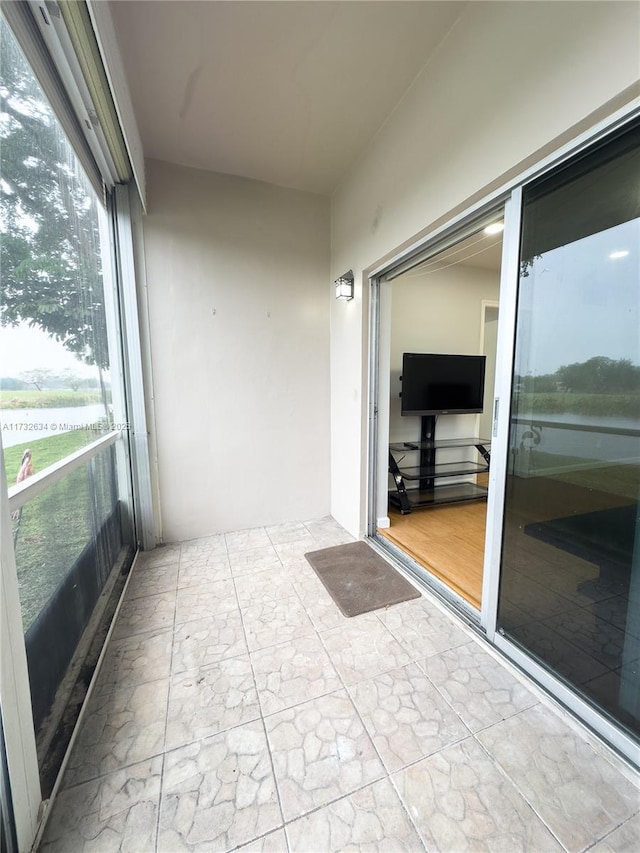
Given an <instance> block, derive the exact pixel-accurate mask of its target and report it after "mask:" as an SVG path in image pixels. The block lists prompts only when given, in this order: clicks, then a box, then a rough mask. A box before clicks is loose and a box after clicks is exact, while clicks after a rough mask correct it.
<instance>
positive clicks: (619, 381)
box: [556, 356, 640, 394]
mask: <svg viewBox="0 0 640 853" xmlns="http://www.w3.org/2000/svg"><path fill="white" fill-rule="evenodd" d="M556 376H557V378H558V381H559V382H560V383H561V384H562V387H563V388H564V389H565V390H567V391H577V392H584V393H587V394H620V393H625V392H627V393H635V394H638V392H640V367H636V365H634V364H633V363H632V362H631V361H630V360H629V359H628V358H620V359H618V360H614V359H612V358H607V357H606V356H596V357H595V358H590V359H589V360H588V361H585V362H581V363H574V364H568V365H564V366H563V367H560V368H559V369H558V370H557V371H556Z"/></svg>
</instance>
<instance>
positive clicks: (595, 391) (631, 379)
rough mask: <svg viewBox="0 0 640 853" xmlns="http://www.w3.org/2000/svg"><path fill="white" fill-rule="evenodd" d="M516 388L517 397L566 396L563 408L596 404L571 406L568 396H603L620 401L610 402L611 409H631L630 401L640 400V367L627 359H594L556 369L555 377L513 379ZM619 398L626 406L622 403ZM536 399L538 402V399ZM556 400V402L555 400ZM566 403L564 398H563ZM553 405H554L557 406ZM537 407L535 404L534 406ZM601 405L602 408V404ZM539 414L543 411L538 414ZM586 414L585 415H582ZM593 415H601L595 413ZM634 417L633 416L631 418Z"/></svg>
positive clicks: (552, 375) (577, 409) (552, 374)
mask: <svg viewBox="0 0 640 853" xmlns="http://www.w3.org/2000/svg"><path fill="white" fill-rule="evenodd" d="M515 387H516V391H517V392H518V393H519V394H537V395H540V394H542V393H550V394H553V393H554V392H567V395H566V404H567V406H570V407H575V406H581V407H583V406H585V405H587V406H595V407H596V409H598V406H600V404H599V403H597V402H595V401H593V400H592V401H591V402H588V401H586V400H582V402H580V403H577V402H576V401H575V400H574V401H573V402H572V401H571V400H570V397H569V396H568V395H571V394H582V395H585V394H586V395H606V397H607V399H609V400H612V397H614V396H615V397H620V398H621V399H620V400H617V401H615V402H614V401H612V402H611V405H614V406H616V407H618V408H619V407H621V406H622V407H623V408H629V407H631V408H633V407H634V405H635V404H634V403H633V399H634V398H637V397H640V367H638V366H637V365H635V364H633V362H631V361H630V360H629V359H628V358H619V359H613V358H607V357H606V356H604V355H598V356H594V357H593V358H590V359H588V360H587V361H583V362H575V363H574V364H567V365H563V366H562V367H559V368H558V369H557V370H556V372H555V373H547V374H544V375H543V376H532V375H531V374H529V375H527V376H516V377H515ZM622 398H624V399H625V400H626V402H624V401H622ZM538 399H539V398H538ZM554 399H556V401H557V399H558V398H554ZM563 399H565V398H563ZM556 404H557V402H556V403H554V404H553V405H556ZM537 405H538V403H536V406H537ZM539 405H552V403H551V402H550V401H547V402H546V403H542V401H540V402H539ZM603 405H604V404H603ZM540 411H542V410H540ZM544 411H576V412H577V411H581V409H579V408H566V409H555V408H554V409H548V410H547V409H545V410H544ZM583 414H587V412H583ZM593 414H604V411H601V410H600V409H598V411H594V412H593ZM634 417H635V415H634Z"/></svg>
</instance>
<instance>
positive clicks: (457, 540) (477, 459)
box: [376, 211, 503, 613]
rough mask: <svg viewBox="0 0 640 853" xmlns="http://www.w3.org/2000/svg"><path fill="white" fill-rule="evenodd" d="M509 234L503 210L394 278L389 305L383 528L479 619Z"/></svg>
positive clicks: (381, 437) (383, 309)
mask: <svg viewBox="0 0 640 853" xmlns="http://www.w3.org/2000/svg"><path fill="white" fill-rule="evenodd" d="M502 228H503V213H502V211H500V212H498V213H494V214H493V215H492V217H491V219H490V220H489V221H487V220H486V219H485V221H484V222H482V223H480V224H479V225H478V226H477V227H476V229H472V230H471V233H470V231H469V230H467V232H466V234H465V235H463V236H461V237H460V238H459V239H458V240H455V239H453V240H449V241H448V243H447V245H446V247H443V248H441V249H440V251H438V247H437V246H436V247H435V248H434V251H433V252H431V253H430V254H429V255H428V257H426V258H424V259H421V260H419V261H418V262H417V263H416V264H414V265H413V266H410V267H409V268H408V269H405V270H403V271H401V272H400V273H399V274H397V275H394V274H393V273H391V274H389V276H388V277H387V280H386V281H385V282H384V283H382V284H381V290H380V299H379V305H380V322H379V330H380V333H379V337H380V339H379V341H378V368H379V376H380V383H379V384H380V388H379V401H380V404H381V405H379V416H378V417H379V424H378V445H379V446H378V448H377V459H378V464H379V479H380V480H383V479H384V483H385V484H386V486H387V493H386V496H385V495H383V493H382V489H379V490H378V496H379V512H378V513H377V523H376V532H377V533H378V534H379V535H380V536H381V537H382V538H383V542H387V543H390V544H391V545H393V546H395V547H396V548H399V549H400V550H401V551H402V552H403V553H404V554H405V555H406V556H407V558H408V559H409V560H410V561H412V563H413V565H414V566H415V571H416V573H417V574H418V575H422V577H423V578H424V579H425V580H426V581H427V582H428V583H433V582H434V580H435V583H436V584H439V585H444V587H445V588H446V589H447V590H448V591H450V593H452V594H453V595H454V596H455V597H457V598H458V599H460V600H461V601H463V602H464V603H465V605H466V606H467V607H469V606H470V607H471V608H472V609H473V610H474V611H477V612H478V613H479V611H480V609H481V603H482V586H483V564H484V554H485V529H486V509H487V495H488V488H489V478H488V468H489V464H490V452H491V437H492V436H491V432H492V419H493V398H494V378H495V366H496V343H497V327H498V310H499V290H500V271H501V262H502ZM480 365H481V372H482V376H481V378H479V371H480ZM416 375H417V379H416ZM387 376H388V380H386V377H387ZM385 380H386V381H385ZM416 383H417V385H416ZM420 383H422V384H420ZM416 387H417V388H418V391H416ZM425 388H428V389H430V390H425ZM465 389H466V390H465ZM415 393H418V397H417V398H415V399H414V397H413V396H412V395H414V394H415ZM423 393H424V394H425V395H426V396H424V397H420V396H419V395H420V394H423ZM474 395H475V396H474ZM387 399H388V405H385V404H384V403H385V402H386V400H387ZM385 456H386V460H385ZM385 464H386V466H387V468H386V470H385V471H384V472H383V466H384V465H385ZM387 472H388V473H387ZM383 474H384V477H383ZM399 481H400V482H399ZM401 491H404V492H405V494H404V495H401V494H400V492H401ZM383 500H384V501H385V502H386V504H385V505H386V514H385V512H382V501H383Z"/></svg>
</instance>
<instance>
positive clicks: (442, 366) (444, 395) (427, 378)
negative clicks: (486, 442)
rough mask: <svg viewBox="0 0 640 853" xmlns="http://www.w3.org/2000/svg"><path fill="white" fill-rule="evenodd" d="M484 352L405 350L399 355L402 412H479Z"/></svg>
mask: <svg viewBox="0 0 640 853" xmlns="http://www.w3.org/2000/svg"><path fill="white" fill-rule="evenodd" d="M484 369H485V356H483V355H441V354H439V353H416V352H405V353H404V355H403V356H402V395H401V401H402V406H401V411H402V414H403V415H442V414H452V415H454V414H472V413H474V412H481V411H482V409H483V397H484Z"/></svg>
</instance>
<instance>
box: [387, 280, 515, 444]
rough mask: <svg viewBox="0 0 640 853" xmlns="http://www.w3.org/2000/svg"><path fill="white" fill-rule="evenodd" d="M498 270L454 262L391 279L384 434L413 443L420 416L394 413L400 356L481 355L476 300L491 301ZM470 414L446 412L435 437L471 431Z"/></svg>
mask: <svg viewBox="0 0 640 853" xmlns="http://www.w3.org/2000/svg"><path fill="white" fill-rule="evenodd" d="M499 288H500V276H499V273H498V272H492V271H490V270H485V269H480V268H478V267H471V266H463V265H456V266H451V267H448V268H447V269H442V270H438V271H434V272H432V273H430V274H429V275H424V274H420V273H412V272H410V273H406V274H405V275H402V276H399V277H398V278H396V279H394V280H393V281H392V282H391V300H392V301H391V304H392V308H391V348H390V365H389V370H390V376H391V383H390V399H389V438H390V440H391V441H417V440H418V439H419V438H420V418H418V417H415V418H411V417H402V415H401V414H400V397H399V392H400V390H401V382H400V375H401V373H402V354H403V353H405V352H439V353H454V354H458V355H479V354H481V346H480V344H481V342H480V337H481V325H482V322H481V321H482V301H483V300H492V301H497V299H498V291H499ZM476 421H477V416H476V415H449V416H447V417H446V418H443V419H442V420H441V421H440V422H439V423H438V438H446V437H447V436H448V435H451V436H456V437H457V436H460V435H465V436H467V435H475V434H476V429H477V424H476Z"/></svg>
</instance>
